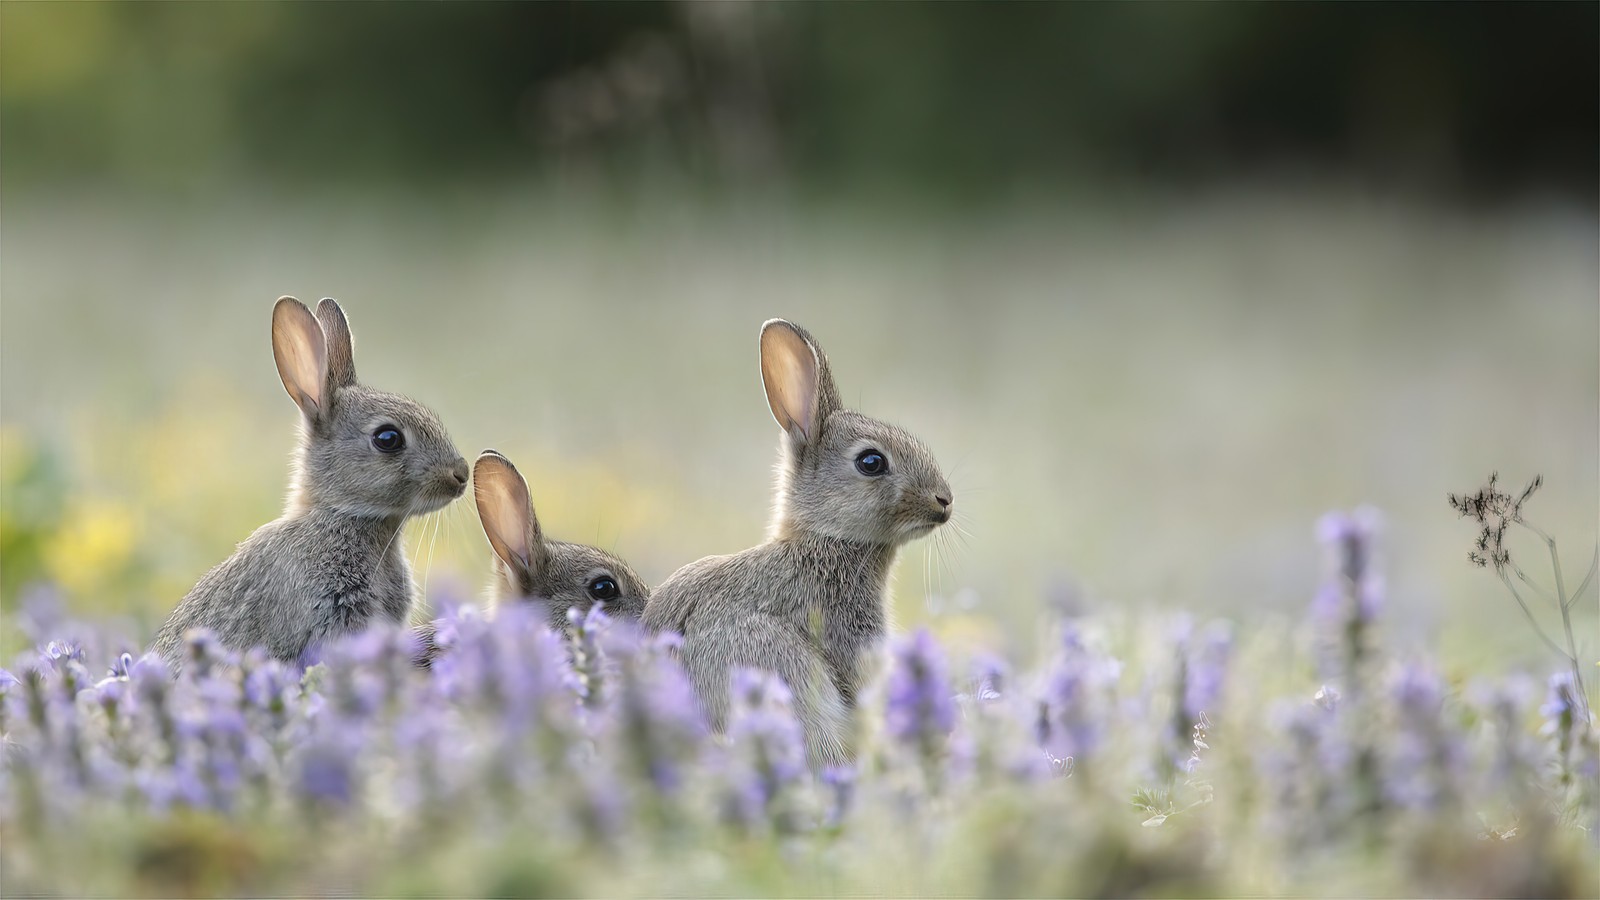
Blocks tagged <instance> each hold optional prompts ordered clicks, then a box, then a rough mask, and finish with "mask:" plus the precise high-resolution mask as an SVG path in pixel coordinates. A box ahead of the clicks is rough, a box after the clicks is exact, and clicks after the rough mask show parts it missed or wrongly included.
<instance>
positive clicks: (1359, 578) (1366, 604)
mask: <svg viewBox="0 0 1600 900" xmlns="http://www.w3.org/2000/svg"><path fill="white" fill-rule="evenodd" d="M1382 527H1383V518H1382V516H1381V515H1380V514H1379V513H1378V511H1377V510H1375V509H1373V508H1372V507H1369V506H1364V507H1361V508H1360V509H1357V510H1356V511H1355V512H1353V513H1342V512H1330V513H1328V514H1326V515H1324V516H1323V517H1322V519H1321V520H1320V521H1318V523H1317V538H1318V540H1319V541H1321V543H1322V545H1323V547H1324V548H1325V549H1326V551H1327V553H1328V557H1329V572H1330V577H1329V578H1328V580H1327V582H1326V583H1325V584H1324V586H1323V588H1322V589H1321V590H1320V591H1318V593H1317V598H1316V602H1315V603H1314V604H1313V606H1312V610H1313V613H1314V615H1315V616H1316V617H1317V618H1318V619H1320V620H1323V621H1329V622H1344V621H1350V620H1356V621H1360V622H1362V623H1370V622H1372V621H1373V620H1374V619H1375V618H1377V616H1378V613H1379V612H1381V611H1382V608H1383V586H1384V585H1383V577H1382V576H1381V575H1380V574H1379V573H1378V564H1377V540H1378V536H1379V534H1380V533H1381V531H1382Z"/></svg>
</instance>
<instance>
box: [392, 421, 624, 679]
mask: <svg viewBox="0 0 1600 900" xmlns="http://www.w3.org/2000/svg"><path fill="white" fill-rule="evenodd" d="M472 485H473V494H474V496H475V497H476V499H477V501H478V519H479V520H480V521H481V522H482V523H483V533H484V535H485V536H486V537H488V538H489V548H490V549H491V550H493V551H494V583H493V587H492V588H491V591H492V593H491V596H492V599H493V603H494V605H496V606H499V605H502V604H506V603H540V604H543V606H544V608H545V610H546V612H547V613H548V615H549V624H550V627H551V628H552V629H555V630H556V631H562V630H564V629H566V627H567V612H568V610H571V609H574V608H576V609H578V610H581V611H587V610H588V609H589V608H590V607H592V606H593V605H594V604H596V603H601V604H604V605H603V606H602V607H601V608H602V609H604V610H605V612H606V613H607V614H608V615H610V616H611V617H612V618H617V619H631V620H634V621H637V620H638V619H639V617H640V616H641V615H643V614H644V605H645V601H646V600H647V599H649V597H650V588H649V586H647V585H646V584H645V583H644V580H643V579H641V578H640V577H639V576H638V575H636V574H634V571H633V569H631V568H629V567H628V564H627V563H625V562H623V561H622V560H620V559H618V558H617V557H615V556H613V555H612V554H610V553H607V552H606V551H604V550H601V549H600V548H598V547H591V546H589V545H588V544H572V543H568V542H566V541H557V540H551V539H549V538H547V537H545V536H544V529H543V528H541V527H540V526H539V518H538V516H536V515H534V511H533V501H532V499H531V497H530V495H529V493H528V482H527V481H525V480H524V479H523V477H522V475H521V473H519V472H518V471H517V467H516V466H514V465H512V464H511V460H509V459H506V458H505V457H504V456H501V455H500V454H499V453H498V452H496V451H494V450H485V451H483V453H481V454H479V456H478V461H477V462H475V463H473V465H472ZM416 635H417V638H418V640H419V646H418V651H417V653H418V656H417V662H418V664H419V665H422V666H428V665H431V664H432V662H433V660H434V659H435V658H437V656H438V655H439V653H440V648H439V647H438V646H437V645H436V644H435V643H434V627H433V625H432V624H426V625H420V626H418V627H417V629H416Z"/></svg>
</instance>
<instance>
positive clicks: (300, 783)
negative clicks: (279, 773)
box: [294, 734, 358, 806]
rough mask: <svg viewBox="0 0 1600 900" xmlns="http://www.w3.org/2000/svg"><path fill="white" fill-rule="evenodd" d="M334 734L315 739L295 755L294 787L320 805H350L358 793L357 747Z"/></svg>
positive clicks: (322, 735) (307, 798)
mask: <svg viewBox="0 0 1600 900" xmlns="http://www.w3.org/2000/svg"><path fill="white" fill-rule="evenodd" d="M348 744H349V742H348V741H341V740H338V739H337V738H336V737H335V736H334V735H330V734H321V735H318V736H316V737H314V738H313V739H312V740H311V741H310V742H309V743H307V744H306V745H305V746H304V747H302V748H300V750H299V752H298V753H297V754H296V756H295V761H294V762H295V769H294V788H295V791H296V792H297V793H298V794H299V796H300V797H301V798H302V799H304V800H307V801H310V802H312V803H316V804H329V805H333V806H347V805H349V804H350V803H351V802H352V801H353V800H354V799H355V796H356V792H357V790H358V785H357V772H356V761H357V759H358V756H357V754H356V753H355V752H353V751H354V749H355V748H352V747H350V746H348Z"/></svg>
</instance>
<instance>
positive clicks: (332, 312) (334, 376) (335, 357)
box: [317, 297, 356, 388]
mask: <svg viewBox="0 0 1600 900" xmlns="http://www.w3.org/2000/svg"><path fill="white" fill-rule="evenodd" d="M317 321H319V322H321V323H322V333H323V334H324V335H325V336H326V337H327V342H328V387H329V388H342V387H349V386H350V385H352V384H355V383H356V357H355V347H354V342H353V341H352V339H351V337H350V323H349V322H348V321H346V320H345V317H344V310H342V309H340V308H339V304H338V303H337V302H336V301H335V300H334V299H333V298H332V297H324V298H323V300H322V302H321V303H318V304H317Z"/></svg>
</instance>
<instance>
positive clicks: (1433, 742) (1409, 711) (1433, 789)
mask: <svg viewBox="0 0 1600 900" xmlns="http://www.w3.org/2000/svg"><path fill="white" fill-rule="evenodd" d="M1389 694H1390V698H1391V701H1392V703H1393V708H1394V711H1395V724H1394V728H1393V729H1392V730H1391V733H1390V734H1389V735H1388V740H1387V741H1386V742H1385V743H1384V745H1383V749H1384V751H1385V752H1386V754H1387V758H1386V760H1385V766H1384V779H1383V789H1384V795H1385V797H1386V798H1387V800H1388V801H1389V803H1391V804H1392V805H1394V806H1397V807H1399V808H1401V809H1412V810H1418V811H1423V812H1429V813H1433V812H1437V811H1438V810H1439V809H1440V808H1441V807H1444V806H1446V805H1448V804H1451V803H1453V802H1455V800H1456V794H1457V790H1458V787H1459V784H1460V782H1461V780H1462V777H1463V774H1464V772H1463V769H1464V766H1465V763H1466V760H1465V758H1464V757H1463V754H1462V752H1461V747H1460V743H1459V740H1458V736H1457V735H1454V734H1452V733H1450V731H1449V730H1448V729H1447V727H1446V725H1445V723H1444V721H1443V719H1442V717H1441V711H1442V707H1443V705H1444V686H1443V684H1442V683H1440V681H1439V678H1438V676H1437V675H1436V674H1435V673H1434V672H1433V671H1432V670H1431V669H1429V668H1427V667H1425V666H1421V665H1416V664H1407V665H1404V666H1401V667H1400V668H1399V669H1398V670H1397V671H1396V673H1395V676H1394V680H1393V682H1392V684H1391V686H1390V692H1389Z"/></svg>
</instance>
